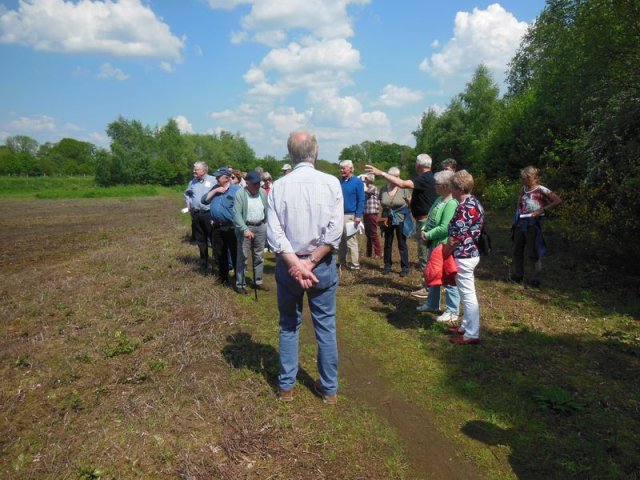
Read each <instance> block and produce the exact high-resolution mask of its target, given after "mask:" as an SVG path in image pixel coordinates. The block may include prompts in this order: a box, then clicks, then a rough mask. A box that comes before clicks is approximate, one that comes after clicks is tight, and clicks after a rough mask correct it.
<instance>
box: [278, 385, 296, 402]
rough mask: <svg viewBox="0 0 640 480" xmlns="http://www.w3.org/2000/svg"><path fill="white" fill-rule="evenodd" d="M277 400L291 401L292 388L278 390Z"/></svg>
mask: <svg viewBox="0 0 640 480" xmlns="http://www.w3.org/2000/svg"><path fill="white" fill-rule="evenodd" d="M278 400H280V401H281V402H291V401H292V400H293V388H292V389H291V390H282V389H281V390H280V392H278Z"/></svg>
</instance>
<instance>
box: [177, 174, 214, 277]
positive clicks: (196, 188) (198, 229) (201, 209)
mask: <svg viewBox="0 0 640 480" xmlns="http://www.w3.org/2000/svg"><path fill="white" fill-rule="evenodd" d="M208 170H209V167H208V166H207V164H206V163H205V162H196V163H194V164H193V178H192V179H191V181H190V182H189V185H187V189H186V190H185V192H184V199H185V201H186V202H187V208H188V209H189V212H190V213H191V227H192V230H193V234H194V237H195V240H196V243H197V244H198V249H199V250H200V262H199V263H200V268H201V269H202V270H203V271H204V272H205V273H206V271H207V264H208V263H209V243H210V242H211V213H210V212H209V205H205V204H203V203H202V202H201V199H202V196H203V195H204V194H206V193H207V192H208V191H209V190H211V189H212V188H213V187H214V186H215V185H216V183H217V182H216V179H215V177H212V176H211V175H209V174H208V173H207V172H208Z"/></svg>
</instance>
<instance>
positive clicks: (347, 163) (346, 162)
mask: <svg viewBox="0 0 640 480" xmlns="http://www.w3.org/2000/svg"><path fill="white" fill-rule="evenodd" d="M340 166H341V167H349V168H353V162H352V161H351V160H342V161H341V162H340Z"/></svg>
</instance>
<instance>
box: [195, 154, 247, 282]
mask: <svg viewBox="0 0 640 480" xmlns="http://www.w3.org/2000/svg"><path fill="white" fill-rule="evenodd" d="M213 176H214V177H216V180H217V181H218V186H217V187H215V188H212V189H211V190H210V191H209V193H206V194H205V195H203V197H202V203H203V204H205V205H210V210H211V224H212V226H213V232H212V237H213V256H214V258H215V259H216V262H217V263H218V282H219V283H220V284H223V285H228V284H229V258H231V262H232V263H233V268H234V269H235V268H236V254H237V251H238V250H237V246H238V243H237V239H236V233H235V230H234V226H233V216H234V211H233V204H234V200H235V196H236V193H237V192H238V190H240V186H239V185H236V184H235V183H233V182H232V181H231V170H229V169H228V168H226V167H220V168H219V169H217V170H216V171H215V172H214V173H213Z"/></svg>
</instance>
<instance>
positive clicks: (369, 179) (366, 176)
mask: <svg viewBox="0 0 640 480" xmlns="http://www.w3.org/2000/svg"><path fill="white" fill-rule="evenodd" d="M364 178H366V179H367V182H371V183H373V181H374V180H375V179H376V176H375V175H374V174H373V173H367V174H366V175H365V176H364Z"/></svg>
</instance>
